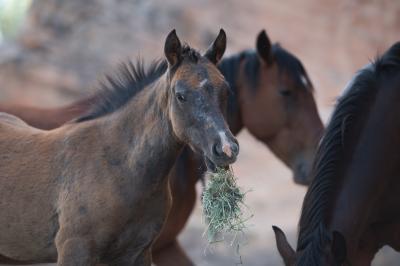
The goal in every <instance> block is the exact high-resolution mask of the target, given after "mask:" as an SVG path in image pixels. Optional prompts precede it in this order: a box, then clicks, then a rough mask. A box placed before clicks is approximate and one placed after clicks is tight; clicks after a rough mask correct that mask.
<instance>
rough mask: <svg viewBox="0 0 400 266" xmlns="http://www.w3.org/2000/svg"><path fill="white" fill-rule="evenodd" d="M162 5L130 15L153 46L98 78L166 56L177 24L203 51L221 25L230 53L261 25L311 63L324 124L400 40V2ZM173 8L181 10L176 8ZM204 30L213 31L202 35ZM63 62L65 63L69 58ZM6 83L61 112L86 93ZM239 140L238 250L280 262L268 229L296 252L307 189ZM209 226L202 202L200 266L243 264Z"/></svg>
mask: <svg viewBox="0 0 400 266" xmlns="http://www.w3.org/2000/svg"><path fill="white" fill-rule="evenodd" d="M138 2H140V1H138ZM165 2H167V1H165ZM165 2H164V1H161V0H160V1H148V2H147V4H146V5H147V6H156V7H158V9H155V10H158V11H157V12H159V13H157V12H155V13H151V14H152V16H154V17H157V19H154V20H152V21H151V22H152V23H153V24H151V23H150V24H145V23H147V22H148V21H147V20H144V19H141V18H140V15H143V14H144V13H143V12H144V11H143V10H142V11H137V10H134V11H132V12H136V13H135V14H137V15H138V16H139V22H138V23H139V26H138V27H140V26H141V24H140V23H142V24H143V25H142V26H143V27H144V25H145V26H146V27H147V28H146V29H151V27H153V28H156V29H157V30H158V32H157V31H156V30H155V31H156V32H157V34H158V35H160V36H158V35H157V36H156V37H154V38H155V39H156V40H157V41H153V42H152V41H150V37H149V36H151V35H144V34H142V33H140V34H139V33H138V34H139V35H138V36H139V37H136V39H135V45H134V47H135V49H134V50H135V51H136V52H132V51H131V52H129V53H128V52H126V53H120V54H117V55H112V56H110V58H112V59H110V60H108V61H107V64H106V63H104V62H102V64H103V65H101V64H100V63H99V65H101V66H99V67H97V71H96V72H97V73H99V72H100V73H101V71H103V70H104V69H105V68H106V67H108V68H109V67H110V66H111V65H112V63H113V62H115V60H116V58H123V57H124V56H126V55H127V54H138V52H137V51H141V52H140V54H141V55H142V56H143V57H144V58H146V56H150V55H154V53H155V52H154V51H161V47H162V46H161V43H162V42H161V41H159V40H162V39H163V38H164V35H165V33H167V32H168V31H167V30H166V29H167V28H168V29H169V28H172V27H176V28H177V29H178V33H179V32H181V34H182V36H181V37H182V38H183V39H186V40H188V41H189V42H190V41H191V40H193V42H194V43H197V45H198V47H201V48H203V49H204V48H206V47H204V42H203V41H201V39H202V38H203V37H204V34H203V35H196V32H197V31H199V32H202V33H204V32H206V33H207V34H208V35H207V34H206V35H207V36H209V32H211V33H213V34H214V33H217V31H218V29H219V28H220V27H223V28H224V29H225V30H226V32H227V34H228V40H229V46H228V47H229V48H228V54H230V53H234V52H237V51H240V50H241V49H244V48H252V47H253V45H254V41H255V36H256V34H257V33H258V32H259V31H260V30H261V29H262V28H266V29H267V31H268V34H269V35H270V37H271V39H272V40H273V41H277V40H279V42H280V43H281V44H282V45H283V46H284V47H286V48H287V49H288V50H290V51H292V52H293V53H294V54H296V55H297V56H298V57H299V58H300V59H301V61H302V62H303V63H304V65H305V67H306V69H307V71H308V73H309V75H310V78H311V80H312V81H313V83H314V86H315V89H316V93H315V97H316V99H317V102H318V107H319V111H320V114H321V116H322V117H323V120H324V121H327V120H328V117H329V114H330V113H331V111H332V107H333V104H334V101H335V98H336V97H337V96H338V95H339V94H340V92H341V90H342V88H343V87H344V86H345V84H346V83H347V81H348V80H349V79H350V78H351V76H352V75H353V73H354V72H355V71H356V70H357V69H359V68H360V67H362V66H363V65H365V64H366V63H368V62H369V60H370V59H373V58H374V57H375V56H376V54H377V53H378V52H379V51H384V50H385V49H386V48H387V47H388V46H389V45H390V44H392V43H393V42H394V41H397V40H399V39H400V15H399V14H400V1H396V0H394V1H386V0H385V1H362V0H357V1H356V0H352V1H334V0H326V1H318V0H291V1H274V0H266V1H256V0H248V1H241V0H235V1H212V0H201V1H195V0H191V1H185V2H183V1H182V2H180V1H177V0H173V1H168V4H165V6H162V8H160V7H159V5H160V3H162V4H163V3H165ZM164 10H166V11H165V12H167V11H168V12H169V13H168V14H169V15H168V16H170V17H167V18H166V17H165V16H166V15H165V14H164V13H163V12H164ZM171 10H172V11H171ZM176 10H178V11H181V12H175V11H176ZM174 12H175V13H174ZM146 14H147V13H146ZM177 14H179V16H178V15H177ZM147 15H149V14H147ZM143 16H144V15H143ZM174 16H178V18H176V17H174ZM182 21H185V22H186V24H185V25H184V26H182V24H181V23H178V22H182ZM203 28H204V29H207V31H201V30H200V29H203ZM160 29H161V30H162V34H161V33H160V31H161V30H160ZM92 34H94V33H92ZM163 34H164V35H163ZM207 38H208V37H207ZM111 40H112V39H111ZM96 45H97V44H96ZM132 50H133V49H132ZM157 54H159V55H161V53H157ZM58 56H59V58H60V59H59V60H60V62H61V61H62V56H60V55H59V54H58ZM54 58H56V56H54ZM150 58H151V57H150ZM46 60H49V61H51V60H50V59H46ZM52 60H53V61H54V62H55V61H56V59H52ZM88 60H89V59H88ZM63 62H64V61H63ZM64 63H65V64H64V67H66V68H68V65H67V63H68V62H64ZM81 63H84V62H81ZM38 64H39V63H38ZM4 73H5V72H4ZM67 74H68V75H69V74H70V72H67ZM84 74H85V75H84V77H83V78H82V77H81V78H80V79H79V80H80V81H82V80H84V82H83V84H85V82H86V80H85V79H91V80H93V75H92V72H91V70H90V71H89V70H88V71H86V72H85V73H84ZM33 77H34V76H33ZM1 78H3V80H0V86H2V88H1V91H0V100H1V101H12V100H16V99H18V100H21V99H22V101H23V102H27V103H32V104H38V103H40V104H41V105H49V106H54V105H58V104H61V103H64V102H68V101H71V100H72V99H76V98H78V97H79V93H76V92H73V93H71V92H68V93H65V91H62V89H59V90H57V91H54V90H52V91H50V89H49V88H50V87H51V86H52V85H53V83H52V82H53V80H54V79H55V80H57V79H56V78H55V77H54V76H53V75H52V76H51V80H52V82H43V83H40V84H39V85H37V83H34V82H36V81H34V80H33V78H32V77H31V80H32V84H31V85H32V86H31V88H35V89H30V90H28V89H26V88H27V87H29V86H22V85H21V86H15V84H18V85H20V84H21V83H18V82H11V83H10V84H11V85H10V86H5V85H4V81H5V75H2V74H1V73H0V79H1ZM24 80H25V81H24V82H26V80H29V79H28V78H26V77H25V76H24ZM73 80H75V79H73ZM72 83H74V84H75V83H76V82H75V81H74V82H72ZM41 86H42V87H41ZM46 86H48V87H46ZM239 141H240V147H241V152H240V155H239V159H238V162H237V163H235V165H234V170H235V173H236V175H237V176H238V177H239V183H240V185H241V186H242V187H243V189H245V190H247V189H250V190H251V192H249V193H248V194H247V198H246V204H247V205H248V206H249V208H250V212H251V213H252V214H254V217H253V218H252V219H251V220H250V221H249V228H248V231H247V232H246V234H245V236H244V237H243V238H241V245H240V254H241V259H242V262H243V265H251V266H258V265H260V266H261V265H263V266H266V265H270V266H276V265H282V261H281V259H280V257H279V255H278V253H277V250H276V248H275V240H274V236H273V232H272V229H271V225H278V226H280V227H281V228H282V229H283V230H284V231H285V232H286V233H287V235H288V237H289V241H290V242H291V243H292V245H293V246H295V244H296V243H295V238H296V233H297V222H298V218H299V213H300V207H301V204H302V199H303V196H304V193H305V191H306V188H305V187H302V186H298V185H295V184H294V183H293V182H292V179H291V172H290V171H289V170H288V169H287V168H286V167H285V166H284V165H283V164H282V163H281V162H279V161H278V160H277V159H276V158H275V157H274V156H273V155H272V154H271V153H270V152H269V150H268V148H267V147H265V146H264V145H263V144H261V143H260V142H258V141H257V140H255V139H254V138H253V137H252V136H250V135H249V133H248V132H247V131H245V130H244V131H243V132H241V133H240V136H239ZM198 189H201V188H200V187H199V188H198ZM204 228H205V226H204V224H202V219H201V206H200V204H199V202H198V204H197V207H196V210H195V212H194V214H193V216H192V217H191V219H190V221H189V223H188V225H187V227H186V229H185V231H184V232H183V234H182V235H181V236H180V242H181V243H182V245H183V247H184V249H185V250H186V251H187V252H188V254H189V256H190V257H191V258H192V259H193V260H194V261H195V263H196V265H200V266H205V265H218V266H225V265H226V266H228V265H237V263H238V262H240V258H239V256H238V255H237V254H236V253H235V246H233V247H232V246H230V245H229V241H227V243H220V244H219V245H218V246H213V247H211V248H210V247H208V246H207V242H206V240H205V238H204V237H203V236H202V234H203V231H204ZM228 240H229V239H228ZM373 265H376V266H381V265H385V266H395V265H400V254H398V253H396V252H394V251H393V250H390V249H389V248H385V249H384V250H382V251H381V252H380V253H379V254H378V255H377V257H376V259H375V260H374V263H373Z"/></svg>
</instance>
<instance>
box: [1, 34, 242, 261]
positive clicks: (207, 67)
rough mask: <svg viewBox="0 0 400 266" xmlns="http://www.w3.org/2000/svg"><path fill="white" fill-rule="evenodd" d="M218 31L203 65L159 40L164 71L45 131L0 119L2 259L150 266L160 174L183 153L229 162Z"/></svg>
mask: <svg viewBox="0 0 400 266" xmlns="http://www.w3.org/2000/svg"><path fill="white" fill-rule="evenodd" d="M225 47H226V36H225V33H224V32H223V30H221V31H220V34H219V35H218V37H217V39H216V40H215V41H214V43H213V44H212V45H211V46H210V48H209V49H208V50H207V51H206V53H205V54H204V56H201V55H200V54H199V53H198V52H196V51H195V50H193V49H192V48H190V47H188V46H183V47H182V46H181V44H180V41H179V39H178V37H177V36H176V33H175V30H174V31H172V32H171V33H170V34H169V35H168V37H167V39H166V41H165V47H164V51H165V56H166V59H167V61H168V69H167V71H166V72H165V73H164V74H163V75H161V76H160V74H159V73H158V72H159V71H163V70H161V69H162V67H160V66H159V65H158V66H155V67H154V68H153V69H152V70H151V72H150V73H148V74H147V75H145V76H144V77H142V78H141V79H135V78H133V77H134V76H133V75H132V73H133V72H135V71H136V70H135V67H134V66H133V65H125V66H123V67H122V70H121V73H120V76H119V78H118V77H117V78H109V79H108V81H109V82H108V83H109V84H108V85H106V86H105V87H104V91H103V94H102V96H103V98H101V100H98V101H97V103H96V105H95V106H94V107H93V109H92V110H90V111H89V112H88V113H86V114H84V115H83V116H81V117H79V118H78V119H77V120H76V121H75V122H72V123H68V124H65V125H64V126H62V127H59V128H57V129H55V130H51V131H42V130H39V129H36V128H32V127H30V126H28V125H27V124H25V122H23V121H22V120H20V119H18V118H17V117H14V116H11V115H8V114H4V113H3V114H1V115H0V151H1V160H0V254H1V256H3V257H5V258H8V259H13V260H16V261H22V262H26V261H29V262H53V261H56V260H57V263H58V265H62V266H70V265H71V266H79V265H95V264H96V263H98V262H101V263H107V264H109V265H121V266H123V265H150V264H151V246H152V243H153V241H154V239H155V238H156V237H157V235H158V234H159V232H160V230H161V228H162V225H163V223H164V220H165V218H166V216H167V215H168V211H169V209H170V206H171V196H170V190H169V185H168V178H167V174H168V172H169V170H170V168H171V167H172V166H173V164H174V162H175V160H176V157H177V155H178V154H179V152H180V149H181V148H182V147H183V146H184V145H186V144H187V145H189V146H190V147H191V148H192V149H193V150H194V151H196V152H198V153H200V154H202V155H203V156H204V158H205V159H206V160H207V161H209V162H210V163H212V164H215V165H218V166H226V165H228V164H231V163H233V162H234V161H235V159H236V156H237V154H238V150H239V147H238V144H237V141H236V140H235V138H234V137H233V136H232V134H231V132H230V131H229V129H228V127H227V124H226V122H225V120H224V117H223V114H222V112H221V108H223V105H224V102H225V98H226V96H227V90H228V85H227V83H226V82H225V80H224V78H223V76H222V75H221V74H220V73H219V71H218V69H217V68H216V66H215V64H217V62H218V61H219V60H220V58H221V57H222V55H223V53H224V50H225ZM0 263H1V262H0Z"/></svg>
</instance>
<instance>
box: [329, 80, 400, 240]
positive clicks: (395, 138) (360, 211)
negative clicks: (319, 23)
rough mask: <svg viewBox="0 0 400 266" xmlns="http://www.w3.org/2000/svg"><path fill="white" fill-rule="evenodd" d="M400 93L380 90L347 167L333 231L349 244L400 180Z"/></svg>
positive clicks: (332, 223) (335, 207) (335, 212)
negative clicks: (395, 181) (342, 235)
mask: <svg viewBox="0 0 400 266" xmlns="http://www.w3.org/2000/svg"><path fill="white" fill-rule="evenodd" d="M399 84H400V83H399ZM399 91H400V86H397V88H396V87H393V88H390V87H389V88H381V89H380V90H379V94H377V96H376V100H375V102H374V104H373V106H372V107H371V109H370V112H369V115H368V118H367V119H366V122H365V124H364V126H363V128H362V130H361V133H360V135H359V137H358V142H357V144H356V146H355V149H354V152H353V154H352V156H351V163H349V164H348V165H346V167H345V170H344V175H343V180H344V181H342V185H341V188H340V190H339V191H338V192H337V195H336V200H335V203H334V207H333V209H332V215H331V217H332V220H331V221H330V228H331V229H333V230H338V231H340V232H342V233H343V234H344V235H345V236H346V238H348V241H353V242H355V241H358V239H359V238H360V237H361V235H362V233H363V232H364V231H365V230H366V227H367V226H368V223H370V222H371V218H372V219H377V218H376V217H375V218H373V217H374V216H376V215H379V214H378V213H377V212H382V211H383V209H384V207H385V206H379V201H380V200H381V199H382V197H385V196H386V194H387V193H388V189H392V188H390V187H389V186H390V185H388V184H391V183H392V182H391V181H392V180H393V179H397V178H398V173H399V171H400V165H399V162H400V155H399V153H398V148H399V147H400V123H399V121H400V115H399V111H396V110H395V109H396V107H397V106H398V104H397V103H398V101H399V100H400V93H399ZM349 161H350V160H349ZM349 202H351V204H349ZM354 245H355V243H354ZM350 246H353V245H351V244H350Z"/></svg>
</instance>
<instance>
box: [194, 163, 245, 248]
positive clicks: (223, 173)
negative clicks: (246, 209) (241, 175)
mask: <svg viewBox="0 0 400 266" xmlns="http://www.w3.org/2000/svg"><path fill="white" fill-rule="evenodd" d="M206 176H207V177H208V178H207V179H208V182H207V185H206V188H205V189H204V191H203V196H202V203H203V216H204V220H205V222H206V224H207V229H206V232H205V233H207V236H208V241H209V242H210V243H213V242H218V241H219V240H218V239H217V237H218V236H219V235H220V234H223V233H234V234H237V233H238V232H243V230H244V229H245V228H246V226H245V222H246V221H247V220H248V219H249V218H244V215H243V211H242V207H243V206H244V196H245V194H246V193H244V192H242V191H241V190H240V188H239V187H238V186H237V184H236V178H235V176H234V175H233V171H232V169H229V168H228V169H224V168H219V167H217V168H216V171H215V172H210V171H208V172H207V173H206Z"/></svg>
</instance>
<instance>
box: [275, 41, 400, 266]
mask: <svg viewBox="0 0 400 266" xmlns="http://www.w3.org/2000/svg"><path fill="white" fill-rule="evenodd" d="M399 102H400V42H399V43H396V44H395V45H393V46H392V47H391V48H390V49H389V50H388V51H387V52H386V53H385V54H384V55H383V56H382V57H381V58H379V59H378V60H376V61H375V62H374V63H371V64H370V65H368V66H367V67H366V68H364V69H362V70H361V71H360V72H359V73H358V75H357V76H356V77H355V78H354V79H353V80H352V81H351V82H350V84H349V85H348V89H347V90H346V93H345V94H344V96H342V97H341V99H340V100H339V102H338V105H337V107H336V109H335V111H334V113H333V116H332V119H331V121H330V123H329V125H328V128H327V131H326V133H325V136H324V137H323V139H322V142H321V145H320V147H319V151H318V153H317V156H316V160H315V167H314V175H315V179H314V180H313V182H312V183H311V185H310V188H309V189H308V191H307V194H306V196H305V199H304V203H303V210H302V214H301V218H300V223H299V237H298V243H297V251H296V252H295V251H294V250H293V249H292V248H291V247H290V245H289V243H288V242H287V240H286V237H285V235H284V233H283V232H282V231H281V230H280V229H279V228H277V227H274V231H275V235H276V241H277V246H278V250H279V252H280V254H281V256H282V257H283V259H284V262H285V264H286V265H304V266H317V265H318V266H320V265H322V266H323V265H351V266H364V265H370V264H371V261H372V260H373V258H374V256H375V254H376V253H377V252H378V250H379V249H380V248H382V247H383V246H384V245H389V246H391V247H392V248H394V249H395V250H397V251H400V197H399V194H400V154H399V149H400V105H399Z"/></svg>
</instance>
